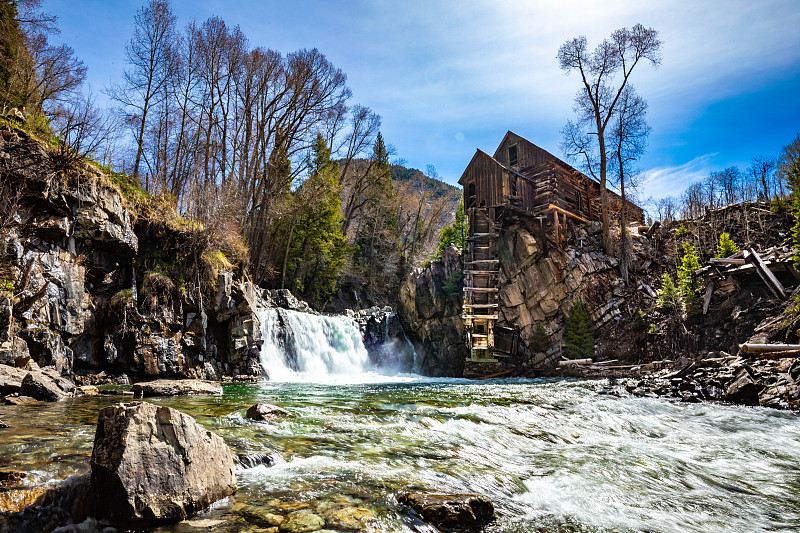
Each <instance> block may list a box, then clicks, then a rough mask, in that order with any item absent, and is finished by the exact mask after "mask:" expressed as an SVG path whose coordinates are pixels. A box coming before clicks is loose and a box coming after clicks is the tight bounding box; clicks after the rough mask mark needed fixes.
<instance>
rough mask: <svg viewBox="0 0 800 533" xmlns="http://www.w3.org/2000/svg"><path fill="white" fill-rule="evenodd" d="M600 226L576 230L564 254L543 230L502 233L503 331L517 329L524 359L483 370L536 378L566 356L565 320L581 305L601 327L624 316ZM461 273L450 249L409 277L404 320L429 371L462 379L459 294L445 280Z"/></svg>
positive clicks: (511, 228) (515, 227) (521, 227)
mask: <svg viewBox="0 0 800 533" xmlns="http://www.w3.org/2000/svg"><path fill="white" fill-rule="evenodd" d="M534 222H535V221H534ZM599 229H600V228H599V225H597V224H593V225H587V226H584V227H576V228H575V230H574V232H573V233H574V235H571V240H570V242H572V243H573V244H571V245H569V246H567V247H565V248H563V249H561V248H558V247H556V246H554V245H553V244H552V242H549V243H548V245H547V246H545V245H544V244H543V242H542V235H541V233H540V231H538V228H537V229H533V228H531V227H528V226H526V225H525V223H515V224H507V225H505V226H504V227H503V228H502V230H501V232H500V235H499V237H498V239H497V240H496V243H495V250H496V253H497V257H498V258H499V259H500V269H501V270H500V276H499V289H500V290H499V301H500V312H499V315H500V318H499V320H498V326H504V327H508V328H516V329H518V330H519V340H520V345H519V354H518V356H517V357H516V358H511V359H509V358H504V359H503V360H501V361H500V363H499V364H497V365H493V366H492V368H491V369H485V370H486V372H484V373H490V372H496V371H502V370H507V369H514V370H515V371H516V372H518V373H521V374H524V373H535V372H538V371H540V370H542V369H546V368H549V367H552V366H554V365H555V364H556V361H557V360H558V359H559V358H560V356H561V352H562V346H563V342H562V336H563V333H564V323H565V322H566V319H567V316H569V313H570V310H571V308H572V305H573V303H574V302H576V301H578V300H580V301H581V302H582V303H583V304H584V306H585V308H586V309H587V311H588V312H589V313H590V315H591V318H592V320H593V321H594V324H595V327H596V328H603V327H604V326H606V325H607V324H612V323H614V322H616V320H618V319H619V317H620V316H621V310H620V306H621V305H622V304H623V303H624V302H625V298H624V294H625V293H624V290H623V288H622V280H621V279H620V277H619V269H618V261H617V259H615V258H611V257H608V256H606V255H605V254H604V253H602V252H601V251H600V246H599V243H598V237H599ZM545 238H547V237H545ZM548 240H549V239H548ZM462 268H463V267H462V264H461V258H460V255H459V252H458V251H457V250H456V249H454V248H451V249H450V250H448V252H447V253H446V254H444V259H443V261H437V262H433V263H431V265H430V267H428V268H426V269H423V270H418V271H416V272H414V273H412V274H411V276H409V278H408V280H407V281H406V283H405V285H404V286H403V289H402V292H401V301H402V304H403V308H402V313H403V319H404V321H405V322H406V323H407V324H408V325H409V326H410V327H409V329H410V330H412V331H413V337H412V339H413V340H414V341H415V343H416V344H419V346H420V348H418V350H419V352H420V354H421V360H422V361H424V364H422V365H421V371H423V372H425V373H429V374H432V375H454V376H461V375H462V374H463V370H464V360H465V358H466V357H467V356H468V353H467V352H468V350H467V346H466V344H465V340H464V322H463V320H462V319H461V308H460V301H461V300H460V298H461V294H460V293H459V292H457V291H456V293H453V292H451V294H450V295H447V294H445V292H444V291H443V286H444V285H445V283H446V282H447V280H448V278H450V277H451V276H453V274H454V273H460V272H461V270H462Z"/></svg>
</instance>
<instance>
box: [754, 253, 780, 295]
mask: <svg viewBox="0 0 800 533" xmlns="http://www.w3.org/2000/svg"><path fill="white" fill-rule="evenodd" d="M744 258H745V260H746V261H747V262H748V263H750V264H751V265H753V267H754V268H755V269H756V272H758V275H759V276H760V277H761V279H762V280H764V283H766V284H767V287H769V290H771V291H772V293H773V294H774V295H775V296H777V297H778V298H780V299H781V300H785V299H786V292H785V290H784V288H783V285H781V282H780V281H778V278H776V277H775V274H773V273H772V271H771V270H770V269H769V267H768V266H767V264H766V263H765V262H764V261H763V259H761V256H759V255H758V253H757V252H756V251H755V250H753V249H752V248H748V249H746V250H745V251H744Z"/></svg>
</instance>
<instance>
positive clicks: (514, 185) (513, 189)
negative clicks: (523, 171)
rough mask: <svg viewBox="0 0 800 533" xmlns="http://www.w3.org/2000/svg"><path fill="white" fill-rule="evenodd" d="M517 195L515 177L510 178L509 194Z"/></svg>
mask: <svg viewBox="0 0 800 533" xmlns="http://www.w3.org/2000/svg"><path fill="white" fill-rule="evenodd" d="M516 195H517V177H516V176H514V177H513V178H511V196H516Z"/></svg>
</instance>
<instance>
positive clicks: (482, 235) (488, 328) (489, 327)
mask: <svg viewBox="0 0 800 533" xmlns="http://www.w3.org/2000/svg"><path fill="white" fill-rule="evenodd" d="M468 218H469V235H468V237H467V242H466V254H465V257H464V260H465V261H464V305H463V308H462V312H463V314H462V317H463V319H464V324H465V326H466V336H467V339H466V341H467V345H468V346H469V350H470V352H469V353H470V355H469V358H468V359H467V361H472V362H496V361H497V359H495V358H494V356H493V353H492V350H493V348H494V340H495V339H494V327H495V323H496V322H497V319H498V309H499V307H500V306H499V304H498V300H497V293H498V292H499V289H498V275H499V273H500V270H499V269H500V261H499V260H498V259H497V257H496V255H495V240H496V238H497V236H498V234H497V231H498V227H497V226H496V225H495V224H494V222H493V221H492V220H491V219H490V218H489V210H488V209H485V208H483V209H482V208H477V207H471V208H470V209H469V212H468Z"/></svg>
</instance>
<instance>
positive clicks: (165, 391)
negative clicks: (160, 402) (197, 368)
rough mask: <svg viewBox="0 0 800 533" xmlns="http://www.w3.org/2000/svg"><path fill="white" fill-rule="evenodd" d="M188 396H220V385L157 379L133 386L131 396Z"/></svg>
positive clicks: (190, 380) (194, 380)
mask: <svg viewBox="0 0 800 533" xmlns="http://www.w3.org/2000/svg"><path fill="white" fill-rule="evenodd" d="M188 394H222V385H220V384H219V383H218V382H216V381H203V380H200V379H157V380H155V381H148V382H145V383H137V384H135V385H134V386H133V395H134V396H137V397H140V398H141V397H144V398H146V397H148V396H183V395H188Z"/></svg>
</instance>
